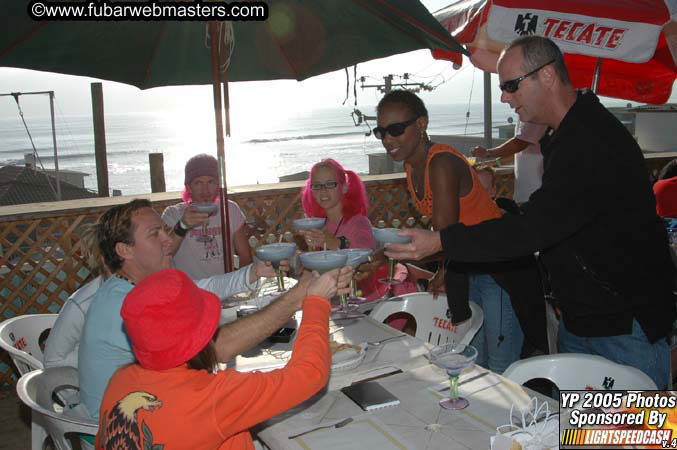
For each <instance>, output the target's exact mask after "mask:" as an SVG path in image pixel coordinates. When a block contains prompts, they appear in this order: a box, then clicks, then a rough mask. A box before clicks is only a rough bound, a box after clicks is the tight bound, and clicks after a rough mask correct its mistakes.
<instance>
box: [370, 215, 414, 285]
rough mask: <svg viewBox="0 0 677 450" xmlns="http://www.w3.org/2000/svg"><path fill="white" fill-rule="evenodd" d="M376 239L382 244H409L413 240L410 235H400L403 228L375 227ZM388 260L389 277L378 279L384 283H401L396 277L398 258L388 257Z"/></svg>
mask: <svg viewBox="0 0 677 450" xmlns="http://www.w3.org/2000/svg"><path fill="white" fill-rule="evenodd" d="M372 230H373V232H374V239H376V241H377V242H380V243H381V245H384V244H409V243H410V242H411V237H410V236H400V235H399V234H397V233H398V232H400V231H401V230H400V229H399V228H373V229H372ZM386 259H387V261H388V278H382V279H380V280H378V281H379V282H381V283H383V284H387V285H389V286H392V285H394V284H400V283H402V281H400V280H397V279H395V265H396V264H397V260H395V259H393V258H388V257H386Z"/></svg>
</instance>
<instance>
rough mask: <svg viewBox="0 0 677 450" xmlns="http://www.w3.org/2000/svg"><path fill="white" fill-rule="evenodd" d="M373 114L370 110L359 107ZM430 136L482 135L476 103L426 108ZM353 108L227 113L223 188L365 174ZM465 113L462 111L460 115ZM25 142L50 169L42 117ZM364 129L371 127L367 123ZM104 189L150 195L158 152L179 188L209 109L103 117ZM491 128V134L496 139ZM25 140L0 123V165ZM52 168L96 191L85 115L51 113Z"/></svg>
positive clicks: (372, 142)
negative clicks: (322, 163)
mask: <svg viewBox="0 0 677 450" xmlns="http://www.w3.org/2000/svg"><path fill="white" fill-rule="evenodd" d="M359 108H360V109H361V110H362V112H363V113H365V114H370V115H373V114H374V112H375V111H374V106H359ZM428 108H429V115H430V126H429V133H430V134H456V135H475V136H481V135H482V134H483V112H482V111H483V108H482V105H480V104H473V105H470V107H468V105H467V104H449V105H429V107H428ZM352 110H353V106H350V107H348V106H345V107H333V108H325V109H315V110H308V111H304V112H302V113H296V114H291V115H289V114H288V115H285V114H284V113H280V112H267V111H260V112H255V113H250V114H249V115H244V114H239V115H238V114H237V113H233V115H232V133H231V134H232V137H231V138H230V139H228V140H227V142H226V166H227V169H226V174H227V182H228V185H229V186H236V185H243V184H256V183H274V182H277V181H278V177H279V176H282V175H288V174H292V173H296V172H301V171H304V170H309V168H310V167H311V166H312V164H313V163H315V162H317V161H319V160H320V159H322V158H334V159H336V160H337V161H339V162H340V163H341V164H343V165H344V166H345V167H346V168H350V169H352V170H355V171H356V172H358V173H367V172H368V171H369V161H368V156H367V155H368V154H370V153H382V152H383V148H382V146H381V143H380V142H379V141H377V140H376V139H375V138H374V137H373V135H370V136H365V133H366V132H368V131H369V128H368V127H367V126H365V125H364V124H362V125H360V126H355V125H354V123H353V119H352V118H351V114H350V113H351V112H352ZM466 113H468V114H466ZM509 117H513V118H515V119H516V116H515V115H514V113H512V111H511V110H510V109H509V108H508V107H507V106H506V105H503V104H500V103H499V104H494V105H493V125H494V126H496V125H505V124H507V123H508V118H509ZM26 121H27V124H28V128H29V131H30V134H31V136H32V138H33V142H34V143H35V146H36V147H37V149H38V154H39V156H40V160H41V161H42V164H43V165H44V167H45V168H53V167H54V158H53V149H52V133H51V126H50V119H49V117H48V116H42V117H28V116H27V117H26ZM370 125H371V126H372V127H374V126H375V123H374V122H373V121H372V122H370ZM105 127H106V144H107V149H108V170H109V186H110V188H111V189H119V190H121V191H122V194H123V195H129V194H139V193H148V192H150V174H149V164H148V154H149V153H157V152H161V153H163V154H164V169H165V180H166V185H167V190H168V191H178V190H181V189H182V188H183V168H184V165H185V163H186V161H187V160H188V159H189V158H190V157H191V156H193V155H196V154H198V153H205V152H206V153H211V154H214V155H216V139H215V132H214V119H213V116H211V115H210V114H209V112H205V114H204V115H203V116H200V117H195V116H188V115H186V114H183V115H182V114H177V113H173V114H167V113H129V114H108V115H106V117H105ZM497 133H498V131H497V130H496V129H495V130H494V136H498V134H497ZM31 149H32V147H31V143H30V140H29V137H28V134H27V133H26V130H25V129H24V126H23V124H22V122H21V120H20V118H19V116H18V114H17V116H16V117H9V118H3V119H0V165H5V164H23V158H24V156H23V155H24V154H25V153H30V152H31ZM57 149H58V155H59V168H60V169H69V170H76V171H81V172H85V173H87V174H89V176H88V177H85V186H86V187H87V188H90V189H96V166H95V160H94V136H93V125H92V118H91V116H57Z"/></svg>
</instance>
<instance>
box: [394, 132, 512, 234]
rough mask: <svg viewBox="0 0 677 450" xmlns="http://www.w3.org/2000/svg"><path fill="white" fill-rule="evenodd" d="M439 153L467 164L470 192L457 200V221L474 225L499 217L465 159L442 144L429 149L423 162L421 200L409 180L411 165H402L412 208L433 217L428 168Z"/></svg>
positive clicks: (493, 204) (459, 153)
mask: <svg viewBox="0 0 677 450" xmlns="http://www.w3.org/2000/svg"><path fill="white" fill-rule="evenodd" d="M439 153H451V154H452V155H455V156H458V157H459V158H461V159H462V160H463V161H465V163H466V164H468V169H469V170H470V174H471V176H472V189H471V190H470V192H469V193H468V194H466V195H464V196H463V197H461V198H460V199H459V202H460V203H459V205H460V208H459V215H458V221H459V222H460V223H462V224H464V225H468V226H470V225H476V224H478V223H480V222H484V221H485V220H489V219H496V218H498V217H501V210H500V209H499V208H498V206H496V203H495V202H494V201H493V200H492V199H491V196H489V193H488V192H487V190H486V189H484V186H482V183H480V180H479V179H478V178H477V174H476V173H475V170H473V169H472V167H470V163H468V161H467V160H466V159H465V156H463V154H462V153H461V152H459V151H458V150H456V149H455V148H454V147H451V146H449V145H444V144H435V145H433V146H432V147H430V150H428V157H427V158H426V162H425V172H424V174H423V180H424V181H423V183H424V190H423V198H422V199H419V198H418V196H417V195H416V191H415V190H414V184H413V181H412V179H411V165H410V164H408V163H405V164H404V168H405V170H406V171H407V187H408V188H409V195H411V198H412V199H413V200H414V206H416V209H417V210H418V212H420V213H421V214H424V215H427V216H430V217H432V215H433V191H432V188H431V187H430V175H429V173H428V172H429V168H430V164H431V160H432V159H433V157H434V156H435V155H437V154H439Z"/></svg>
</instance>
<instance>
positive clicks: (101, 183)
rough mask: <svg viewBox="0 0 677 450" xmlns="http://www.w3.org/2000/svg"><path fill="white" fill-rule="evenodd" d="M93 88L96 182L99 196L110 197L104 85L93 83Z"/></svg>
mask: <svg viewBox="0 0 677 450" xmlns="http://www.w3.org/2000/svg"><path fill="white" fill-rule="evenodd" d="M91 89H92V119H93V120H94V155H95V158H96V183H97V189H98V191H99V197H108V196H109V195H108V192H109V190H108V158H107V156H106V126H105V125H104V117H103V87H102V85H101V83H92V85H91Z"/></svg>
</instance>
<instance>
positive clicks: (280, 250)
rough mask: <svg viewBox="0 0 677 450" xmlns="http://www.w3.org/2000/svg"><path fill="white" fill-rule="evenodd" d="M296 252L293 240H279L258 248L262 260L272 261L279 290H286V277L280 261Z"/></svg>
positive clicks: (259, 257) (257, 251)
mask: <svg viewBox="0 0 677 450" xmlns="http://www.w3.org/2000/svg"><path fill="white" fill-rule="evenodd" d="M294 253H296V244H294V243H293V242H278V243H274V244H268V245H262V246H261V247H257V248H256V257H257V258H258V259H260V260H261V261H270V263H271V264H272V266H273V268H274V269H275V274H276V276H277V288H278V291H284V278H283V275H282V270H281V268H280V263H281V262H282V261H283V260H289V259H290V258H291V257H292V256H294ZM286 267H287V269H288V268H289V265H288V264H287V265H286Z"/></svg>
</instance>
